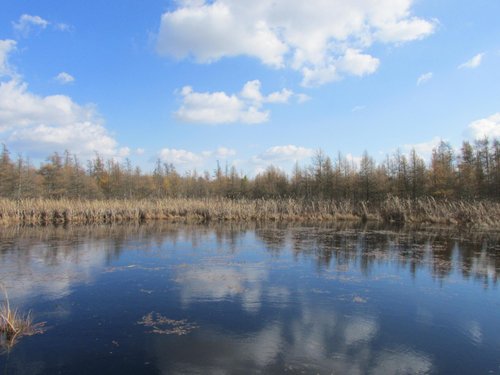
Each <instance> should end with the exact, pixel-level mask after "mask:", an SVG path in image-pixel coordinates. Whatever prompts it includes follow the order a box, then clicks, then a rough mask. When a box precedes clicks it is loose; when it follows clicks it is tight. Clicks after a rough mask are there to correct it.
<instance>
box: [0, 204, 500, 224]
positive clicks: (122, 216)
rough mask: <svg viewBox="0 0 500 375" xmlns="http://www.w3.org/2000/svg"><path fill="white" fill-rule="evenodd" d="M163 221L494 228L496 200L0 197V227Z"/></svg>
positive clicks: (499, 218)
mask: <svg viewBox="0 0 500 375" xmlns="http://www.w3.org/2000/svg"><path fill="white" fill-rule="evenodd" d="M150 220H167V221H173V222H193V223H204V222H220V221H288V222H294V221H316V222H324V221H344V220H348V221H368V220H370V221H379V222H390V223H399V224H404V223H430V224H451V225H467V226H483V227H488V228H492V227H500V203H497V202H482V201H476V202H465V201H437V200H435V199H433V198H425V199H417V200H411V199H401V198H397V197H388V198H387V199H385V200H384V201H382V202H379V203H370V202H354V201H351V200H342V201H332V200H298V199H256V200H250V199H240V200H232V199H225V198H210V199H209V198H205V199H187V198H169V199H161V200H67V199H61V200H47V199H28V200H19V201H15V200H8V199H0V225H2V224H3V225H11V224H20V225H49V224H109V223H121V222H145V221H150Z"/></svg>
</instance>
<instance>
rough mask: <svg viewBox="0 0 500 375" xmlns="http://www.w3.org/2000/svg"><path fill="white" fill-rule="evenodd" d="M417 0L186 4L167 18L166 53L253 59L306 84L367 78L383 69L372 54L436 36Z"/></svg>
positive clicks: (162, 39)
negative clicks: (415, 8) (416, 9)
mask: <svg viewBox="0 0 500 375" xmlns="http://www.w3.org/2000/svg"><path fill="white" fill-rule="evenodd" d="M414 2H415V0H358V1H343V0H330V1H326V0H311V1H307V2H306V1H302V0H276V1H272V2H270V1H268V0H255V1H253V2H252V6H251V7H249V6H248V5H247V4H246V3H244V2H242V1H240V0H213V1H208V0H206V1H203V0H197V1H180V2H178V3H177V4H178V6H177V8H176V9H174V10H172V11H167V12H165V13H164V14H163V15H162V17H161V25H160V29H159V33H158V38H157V49H158V52H159V53H161V54H164V55H170V56H173V57H175V58H178V59H182V58H187V57H192V58H194V59H195V60H196V61H197V62H201V63H210V62H214V61H217V60H219V59H221V58H223V57H234V56H241V55H246V56H250V57H255V58H257V59H259V60H260V61H261V62H262V63H264V64H266V65H269V66H272V67H274V68H283V67H289V68H291V69H294V70H296V71H300V72H302V74H303V82H304V84H305V85H320V84H324V83H327V82H331V81H335V80H337V79H340V78H342V77H343V76H345V75H357V76H363V75H366V74H372V73H373V72H374V71H376V70H377V68H378V66H379V64H380V62H379V60H378V59H377V58H375V57H373V56H370V55H369V54H367V53H366V50H367V49H368V48H369V47H370V46H372V45H373V44H374V43H377V42H379V43H395V44H400V43H404V42H409V41H412V40H419V39H422V38H425V37H426V36H428V35H430V34H432V33H433V32H434V30H435V27H436V23H437V21H436V20H424V19H421V18H418V17H416V16H414V15H413V14H412V12H411V7H412V5H413V3H414Z"/></svg>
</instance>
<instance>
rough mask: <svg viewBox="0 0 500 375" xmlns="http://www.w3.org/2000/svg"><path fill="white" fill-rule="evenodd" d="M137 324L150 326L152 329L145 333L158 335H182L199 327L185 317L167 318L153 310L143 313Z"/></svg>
mask: <svg viewBox="0 0 500 375" xmlns="http://www.w3.org/2000/svg"><path fill="white" fill-rule="evenodd" d="M137 324H140V325H143V326H145V327H150V328H152V330H151V331H148V332H147V333H157V334H160V335H177V336H183V335H187V334H188V333H190V332H191V331H193V330H195V329H197V328H199V327H198V325H197V324H196V323H190V322H188V321H187V320H186V319H182V320H174V319H169V318H167V317H164V316H162V315H160V314H159V313H155V312H154V311H152V312H150V313H149V314H147V315H144V316H143V317H142V319H141V320H139V321H138V322H137Z"/></svg>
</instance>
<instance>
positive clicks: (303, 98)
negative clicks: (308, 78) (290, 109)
mask: <svg viewBox="0 0 500 375" xmlns="http://www.w3.org/2000/svg"><path fill="white" fill-rule="evenodd" d="M295 98H296V99H297V103H299V104H302V103H305V102H308V101H309V100H311V99H312V98H311V97H310V96H309V95H306V94H295Z"/></svg>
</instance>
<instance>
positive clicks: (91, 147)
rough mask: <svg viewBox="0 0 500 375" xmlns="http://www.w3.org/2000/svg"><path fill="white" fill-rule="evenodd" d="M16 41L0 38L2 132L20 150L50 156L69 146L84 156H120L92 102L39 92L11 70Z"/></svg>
mask: <svg viewBox="0 0 500 375" xmlns="http://www.w3.org/2000/svg"><path fill="white" fill-rule="evenodd" d="M14 48H15V43H14V42H12V41H8V40H7V41H6V40H3V41H2V40H0V69H1V71H0V72H1V73H3V76H4V77H5V76H6V77H7V80H4V81H2V82H0V135H1V136H2V137H3V139H4V140H5V141H6V142H7V143H8V144H9V145H14V146H15V147H16V148H17V149H19V150H27V151H29V152H30V153H39V154H43V155H46V154H47V153H50V152H53V151H63V150H65V149H67V150H69V151H70V152H72V153H75V154H78V155H79V156H83V157H92V156H93V155H94V153H95V152H96V151H97V152H99V153H100V154H102V155H104V156H108V157H114V156H120V154H123V152H120V150H119V149H118V143H117V141H116V140H115V139H114V138H113V137H112V136H111V135H110V134H109V132H108V131H107V130H106V128H105V127H104V122H103V120H102V118H101V117H100V115H99V114H98V113H97V111H96V109H95V107H94V106H92V105H80V104H78V103H76V102H74V101H73V100H72V99H71V98H70V97H68V96H65V95H49V96H41V95H37V94H35V93H33V92H31V91H29V89H28V84H27V83H26V82H24V81H22V80H21V79H20V78H19V77H17V76H15V75H13V74H12V73H10V72H11V71H12V69H11V68H9V65H8V61H7V60H8V52H10V51H12V50H13V49H14Z"/></svg>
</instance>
